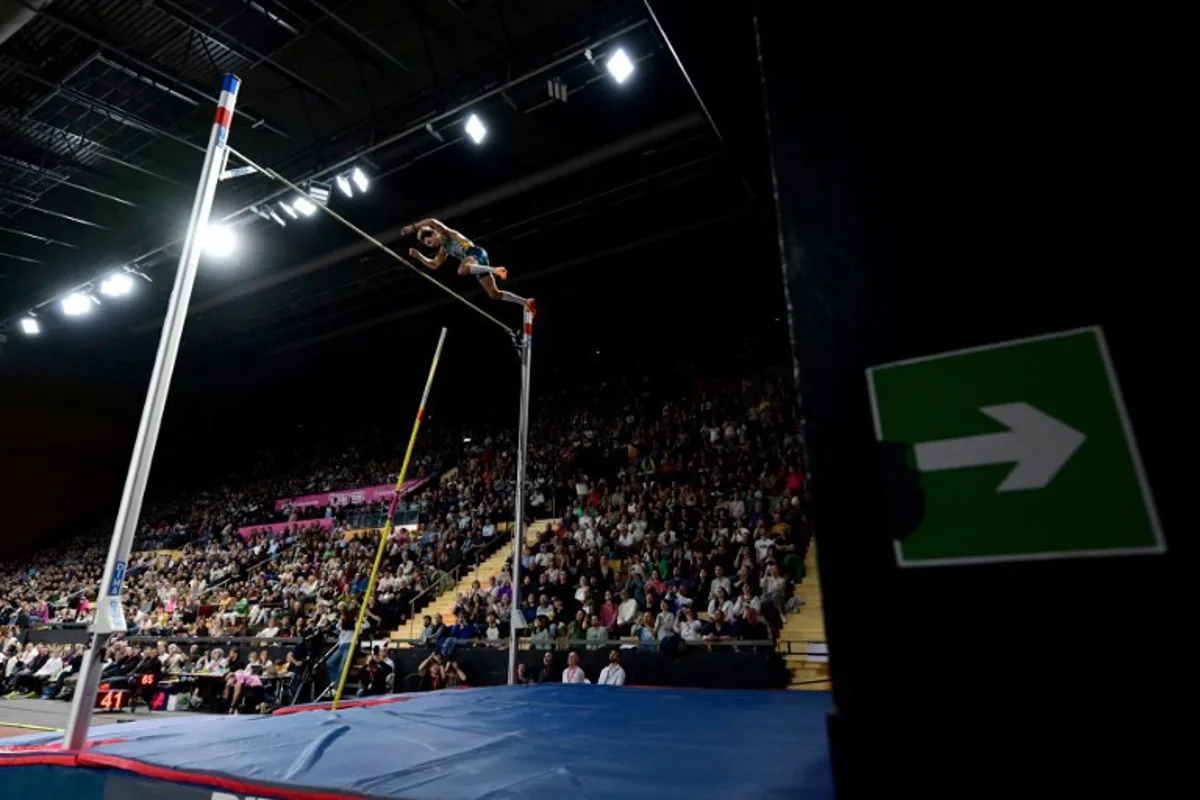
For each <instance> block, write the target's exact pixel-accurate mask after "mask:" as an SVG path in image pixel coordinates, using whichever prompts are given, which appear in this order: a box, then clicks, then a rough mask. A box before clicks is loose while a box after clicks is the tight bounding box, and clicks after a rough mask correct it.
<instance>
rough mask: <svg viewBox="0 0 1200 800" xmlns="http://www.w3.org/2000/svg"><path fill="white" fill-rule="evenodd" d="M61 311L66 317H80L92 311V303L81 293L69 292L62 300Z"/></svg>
mask: <svg viewBox="0 0 1200 800" xmlns="http://www.w3.org/2000/svg"><path fill="white" fill-rule="evenodd" d="M62 310H63V313H64V314H66V315H67V316H68V317H82V316H83V315H84V314H86V313H88V312H89V311H91V310H92V301H91V300H90V299H89V298H88V296H87V295H86V294H84V293H83V292H71V294H69V295H67V296H66V297H64V298H63V299H62Z"/></svg>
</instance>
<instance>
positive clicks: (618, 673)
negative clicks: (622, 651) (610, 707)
mask: <svg viewBox="0 0 1200 800" xmlns="http://www.w3.org/2000/svg"><path fill="white" fill-rule="evenodd" d="M596 683H597V685H599V686H624V685H625V670H624V669H623V668H622V667H621V665H620V664H609V665H608V666H607V667H605V668H604V669H602V670H600V680H598V681H596Z"/></svg>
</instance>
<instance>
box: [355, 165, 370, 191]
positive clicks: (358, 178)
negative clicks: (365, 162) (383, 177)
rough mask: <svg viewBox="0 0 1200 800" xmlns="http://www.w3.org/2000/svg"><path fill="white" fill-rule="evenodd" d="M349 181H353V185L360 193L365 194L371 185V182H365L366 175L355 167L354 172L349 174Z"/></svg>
mask: <svg viewBox="0 0 1200 800" xmlns="http://www.w3.org/2000/svg"><path fill="white" fill-rule="evenodd" d="M350 179H351V180H352V181H354V185H355V186H357V187H358V190H359V191H360V192H365V191H366V190H367V187H368V186H370V185H371V182H370V181H369V180H367V173H365V172H363V171H362V169H361V168H359V167H355V168H354V171H353V172H351V173H350Z"/></svg>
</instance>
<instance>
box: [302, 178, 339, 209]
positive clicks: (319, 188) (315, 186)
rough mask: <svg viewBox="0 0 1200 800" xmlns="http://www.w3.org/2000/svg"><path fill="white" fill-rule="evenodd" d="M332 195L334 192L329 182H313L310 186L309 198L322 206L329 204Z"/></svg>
mask: <svg viewBox="0 0 1200 800" xmlns="http://www.w3.org/2000/svg"><path fill="white" fill-rule="evenodd" d="M331 194H333V191H332V190H331V189H330V188H329V183H328V181H312V182H311V183H309V184H308V196H309V197H311V198H312V199H313V200H314V201H315V202H317V203H320V204H321V205H325V204H326V203H328V202H329V195H331Z"/></svg>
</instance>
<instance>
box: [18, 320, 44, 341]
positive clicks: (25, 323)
mask: <svg viewBox="0 0 1200 800" xmlns="http://www.w3.org/2000/svg"><path fill="white" fill-rule="evenodd" d="M21 331H22V332H23V333H24V334H25V335H26V336H37V335H38V334H39V333H41V332H42V326H41V325H38V321H37V320H36V319H34V318H33V317H25V318H24V319H22V320H21Z"/></svg>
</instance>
